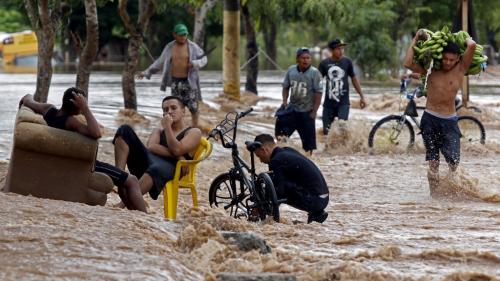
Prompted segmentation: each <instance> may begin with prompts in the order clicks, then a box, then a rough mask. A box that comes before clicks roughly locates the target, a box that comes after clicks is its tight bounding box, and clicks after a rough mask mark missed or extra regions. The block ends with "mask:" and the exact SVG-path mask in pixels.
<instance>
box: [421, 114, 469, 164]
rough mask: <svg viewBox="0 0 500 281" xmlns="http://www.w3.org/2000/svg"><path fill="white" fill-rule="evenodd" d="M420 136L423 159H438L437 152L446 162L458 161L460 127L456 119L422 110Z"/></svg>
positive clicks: (456, 162) (453, 162)
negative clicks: (423, 150)
mask: <svg viewBox="0 0 500 281" xmlns="http://www.w3.org/2000/svg"><path fill="white" fill-rule="evenodd" d="M421 129H422V138H423V140H424V145H425V160H426V161H439V152H440V151H441V153H442V154H443V156H444V158H445V160H446V162H447V163H448V164H451V165H457V164H458V163H459V162H460V137H462V134H461V133H460V128H459V127H458V122H457V120H456V119H453V120H451V119H444V118H439V117H436V116H434V115H432V114H429V113H427V112H424V114H423V115H422V121H421Z"/></svg>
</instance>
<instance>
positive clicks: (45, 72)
mask: <svg viewBox="0 0 500 281" xmlns="http://www.w3.org/2000/svg"><path fill="white" fill-rule="evenodd" d="M24 6H25V8H26V11H27V12H28V17H29V19H30V22H31V26H32V28H33V30H34V31H35V33H36V37H37V40H38V65H37V78H36V92H35V95H34V96H35V97H34V98H35V100H36V101H38V102H47V97H48V95H49V88H50V82H51V80H52V61H51V60H52V55H53V49H54V44H55V39H56V35H55V28H54V23H53V19H52V15H51V10H49V4H48V0H39V1H36V0H24ZM56 8H57V7H55V8H54V9H56Z"/></svg>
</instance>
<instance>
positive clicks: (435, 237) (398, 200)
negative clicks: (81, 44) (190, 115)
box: [0, 75, 500, 281]
mask: <svg viewBox="0 0 500 281" xmlns="http://www.w3.org/2000/svg"><path fill="white" fill-rule="evenodd" d="M16 77H17V76H16ZM16 77H14V78H16ZM113 77H114V76H113ZM113 77H112V78H113ZM0 78H1V75H0ZM17 78H19V77H17ZM4 79H5V76H4ZM56 81H58V80H57V79H56ZM65 81H66V80H64V79H63V81H62V82H61V83H60V88H64V87H66V84H69V83H70V82H69V81H68V82H65ZM117 81H119V80H118V79H117ZM156 82H157V81H156ZM65 83H66V84H65ZM96 83H97V82H96ZM117 83H119V82H117ZM151 83H153V82H151ZM97 84H98V83H97ZM56 85H57V84H56ZM106 85H107V84H106ZM155 85H156V84H155ZM146 86H148V87H153V86H152V85H149V84H146V85H143V87H146ZM113 87H115V86H114V84H113ZM274 87H275V88H276V89H279V86H274ZM263 88H264V90H263V92H264V94H263V95H262V96H263V97H262V98H260V99H253V98H250V97H246V96H245V98H244V99H243V102H242V103H236V102H230V101H227V100H225V99H224V98H220V97H217V96H216V95H215V94H214V95H213V96H210V97H208V98H206V101H205V102H206V105H205V106H203V107H202V110H203V111H204V114H203V120H202V125H203V126H204V127H206V129H208V128H210V127H212V126H214V125H215V124H216V122H217V120H220V119H221V118H222V117H223V114H224V112H225V111H228V110H232V109H244V108H248V106H250V105H253V106H254V107H255V108H256V112H255V113H253V114H251V115H249V116H248V118H245V119H242V121H241V128H240V129H241V130H240V135H239V136H238V141H239V143H243V141H244V140H247V139H253V137H254V136H255V135H256V134H258V133H262V132H268V133H272V132H273V128H274V126H273V122H274V120H273V111H274V110H275V109H276V107H277V105H278V104H279V99H280V97H279V95H278V96H273V95H271V94H270V93H271V92H273V93H274V91H275V89H274V88H273V89H271V90H272V91H271V90H270V89H269V87H268V88H266V87H263ZM266 89H267V90H266ZM214 91H215V90H214ZM266 91H267V93H269V94H266ZM102 92H103V95H106V93H104V92H105V90H102ZM21 96H22V94H21V93H15V94H11V95H10V96H9V101H11V102H10V103H11V104H15V102H16V100H18V98H20V97H21ZM54 99H56V98H54ZM150 99H151V100H155V99H153V97H152V95H151V98H150ZM390 99H391V98H390V97H387V96H385V97H384V96H382V94H380V95H378V96H377V95H370V96H369V101H370V103H371V104H370V106H369V107H368V110H365V111H361V110H357V109H353V112H352V115H351V116H352V118H351V120H350V121H349V127H348V131H347V134H346V135H343V136H342V137H340V136H338V135H335V134H333V135H331V136H328V137H326V138H325V137H322V136H318V142H319V149H318V151H317V152H315V154H314V155H313V156H312V160H313V161H314V162H315V163H316V164H317V165H318V166H319V168H320V169H321V171H322V172H323V173H324V175H325V178H326V180H327V183H328V186H329V190H330V193H331V196H330V204H329V205H328V207H327V211H328V212H329V217H328V219H327V220H326V221H325V223H323V224H317V223H313V224H305V223H304V222H305V221H306V217H307V215H306V214H305V213H303V212H301V211H298V210H296V209H293V208H290V207H288V206H286V205H282V206H281V208H280V210H281V218H282V219H281V222H280V223H275V222H273V221H271V220H266V221H264V222H259V223H250V222H247V221H244V220H236V219H233V218H230V217H229V216H228V215H227V214H226V213H225V212H224V211H223V210H219V209H213V208H210V206H209V205H208V194H207V193H208V188H209V185H210V182H211V181H212V180H213V179H214V178H215V177H216V176H217V175H218V174H219V173H222V172H224V171H226V170H227V169H229V167H230V165H231V163H230V157H229V156H230V151H228V150H226V149H224V148H222V147H221V145H220V144H217V143H215V142H214V152H213V153H212V155H211V157H210V158H209V159H208V160H206V161H204V162H202V163H201V164H200V169H199V170H198V192H199V195H198V196H199V204H200V207H199V208H198V209H193V208H191V203H190V200H191V199H190V196H189V194H188V193H186V192H183V191H181V196H180V204H179V210H178V220H177V221H166V220H164V219H163V205H162V202H163V198H162V197H161V196H160V198H159V199H158V200H157V201H154V200H151V199H150V198H149V197H148V198H147V199H146V200H147V203H148V205H149V214H143V213H140V212H136V211H128V210H123V209H119V208H115V207H113V206H114V205H115V204H116V203H118V202H119V198H118V195H117V194H116V193H111V194H109V200H108V203H107V204H106V206H104V207H93V206H87V205H84V204H77V203H70V202H63V201H55V200H47V199H39V198H34V197H31V196H20V195H17V194H6V193H1V192H0V279H1V280H215V276H216V274H217V273H220V272H227V271H232V272H234V271H238V272H279V273H292V274H294V275H296V276H297V277H298V279H299V280H304V281H305V280H377V281H379V280H443V281H464V280H467V281H473V280H474V281H476V280H500V278H499V276H500V174H499V173H498V171H499V168H498V167H499V164H500V161H499V160H500V144H499V143H500V138H499V137H498V136H499V135H500V134H499V129H500V126H499V125H500V123H499V119H498V117H499V115H500V113H499V112H498V104H496V102H497V101H493V100H489V99H485V100H482V102H481V103H480V105H481V106H482V108H484V109H485V111H484V112H485V113H484V115H483V116H481V117H480V118H484V120H483V122H484V123H485V125H486V130H487V136H488V137H489V138H487V143H486V145H485V146H481V147H479V148H477V147H476V146H463V147H462V161H461V169H460V171H459V173H458V174H457V175H455V176H450V175H448V174H447V169H446V168H445V167H442V169H441V178H442V179H443V181H442V188H444V189H447V190H448V191H449V192H450V194H453V195H454V196H449V197H445V198H442V199H432V198H430V196H429V191H428V184H427V178H426V167H427V166H426V162H425V161H424V155H423V147H422V144H421V140H420V136H417V140H418V141H417V144H416V148H415V149H413V150H412V151H410V152H408V153H406V152H405V153H399V152H394V151H386V152H381V153H375V154H373V153H372V152H370V151H369V150H368V149H367V147H366V140H367V135H368V131H369V129H370V127H371V126H372V124H373V123H374V122H375V121H376V119H378V118H379V117H380V116H383V115H386V114H389V113H396V112H397V110H398V108H393V106H394V103H395V102H397V98H395V99H394V100H393V102H390ZM2 100H3V98H2ZM115 102H116V103H117V105H115ZM54 103H57V101H54ZM7 104H8V105H7V106H9V110H10V107H11V106H12V105H10V104H9V103H7ZM90 104H91V108H93V107H95V108H96V111H97V112H98V114H97V118H98V121H100V122H101V123H102V124H103V125H104V127H105V128H104V133H105V136H104V138H103V140H102V141H101V142H100V149H99V155H98V158H99V159H100V160H104V161H108V162H111V163H112V162H113V159H114V157H113V148H112V145H111V143H110V139H111V137H112V135H113V132H114V130H115V129H116V127H117V126H118V125H119V124H121V123H124V122H126V123H130V124H132V125H133V126H134V127H135V128H136V129H138V131H139V135H140V137H141V138H143V139H145V138H147V132H148V131H149V130H151V128H153V127H155V126H157V124H158V120H159V119H158V117H159V114H160V109H159V108H156V107H154V106H153V104H154V102H148V103H146V104H142V105H141V106H140V109H139V113H140V114H139V115H136V114H131V113H130V112H118V108H119V99H117V101H114V100H112V99H108V100H107V101H101V100H98V99H97V98H94V99H93V100H92V96H91V102H90ZM4 106H5V105H4ZM115 107H116V108H115ZM221 108H223V109H221ZM3 112H4V113H3V114H4V115H5V114H6V113H5V111H3ZM11 112H14V113H13V114H15V110H13V111H12V110H11ZM4 117H5V116H4ZM7 117H8V118H11V120H12V121H13V115H12V114H10V115H8V116H7ZM2 124H4V123H2ZM5 124H7V123H5ZM4 129H5V128H2V130H4ZM10 130H11V129H10ZM334 131H335V130H334ZM5 132H7V133H9V129H8V128H7V129H5ZM11 133H12V132H10V134H11ZM2 134H3V133H2ZM10 136H11V135H10ZM2 138H6V139H8V138H7V137H5V136H3V137H2ZM288 144H289V145H291V146H294V147H296V148H299V147H300V141H299V139H298V138H297V137H296V136H294V137H292V139H291V140H290V141H289V143H288ZM9 145H10V144H4V146H0V149H3V152H2V153H3V155H5V156H4V160H1V161H0V186H2V185H3V182H4V179H5V174H6V171H7V165H8V150H9V149H10V147H9ZM242 147H243V146H242ZM242 154H243V155H244V157H246V158H248V153H246V152H243V151H242ZM258 169H259V171H265V170H266V167H265V166H264V165H262V164H259V166H258ZM221 230H231V231H251V232H254V233H257V234H258V235H260V236H262V237H263V238H264V239H265V240H266V241H267V242H268V244H269V245H270V246H271V248H272V252H271V253H270V254H260V253H259V252H257V251H251V252H242V251H240V250H238V249H237V248H236V247H235V246H234V245H232V244H230V243H228V242H226V241H225V240H224V239H222V237H221V236H220V234H219V233H218V231H221Z"/></svg>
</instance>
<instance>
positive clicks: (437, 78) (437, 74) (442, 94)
mask: <svg viewBox="0 0 500 281" xmlns="http://www.w3.org/2000/svg"><path fill="white" fill-rule="evenodd" d="M463 78H464V71H463V69H462V67H461V64H460V63H457V65H455V67H453V68H452V69H451V70H449V71H446V72H445V71H442V70H439V71H433V72H432V73H431V74H430V75H429V77H428V82H427V104H426V108H427V109H429V110H431V111H434V112H437V113H440V114H443V115H453V114H455V112H456V111H455V97H456V96H457V93H458V90H459V89H460V88H461V87H462V81H463Z"/></svg>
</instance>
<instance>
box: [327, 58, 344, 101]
mask: <svg viewBox="0 0 500 281" xmlns="http://www.w3.org/2000/svg"><path fill="white" fill-rule="evenodd" d="M344 76H345V71H344V70H343V69H342V68H340V67H338V66H336V65H333V66H331V67H330V68H329V69H328V80H329V81H330V83H328V97H329V98H330V99H331V100H335V101H337V102H338V101H340V97H341V96H342V95H343V94H344V93H343V91H342V89H344V81H343V78H344Z"/></svg>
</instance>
